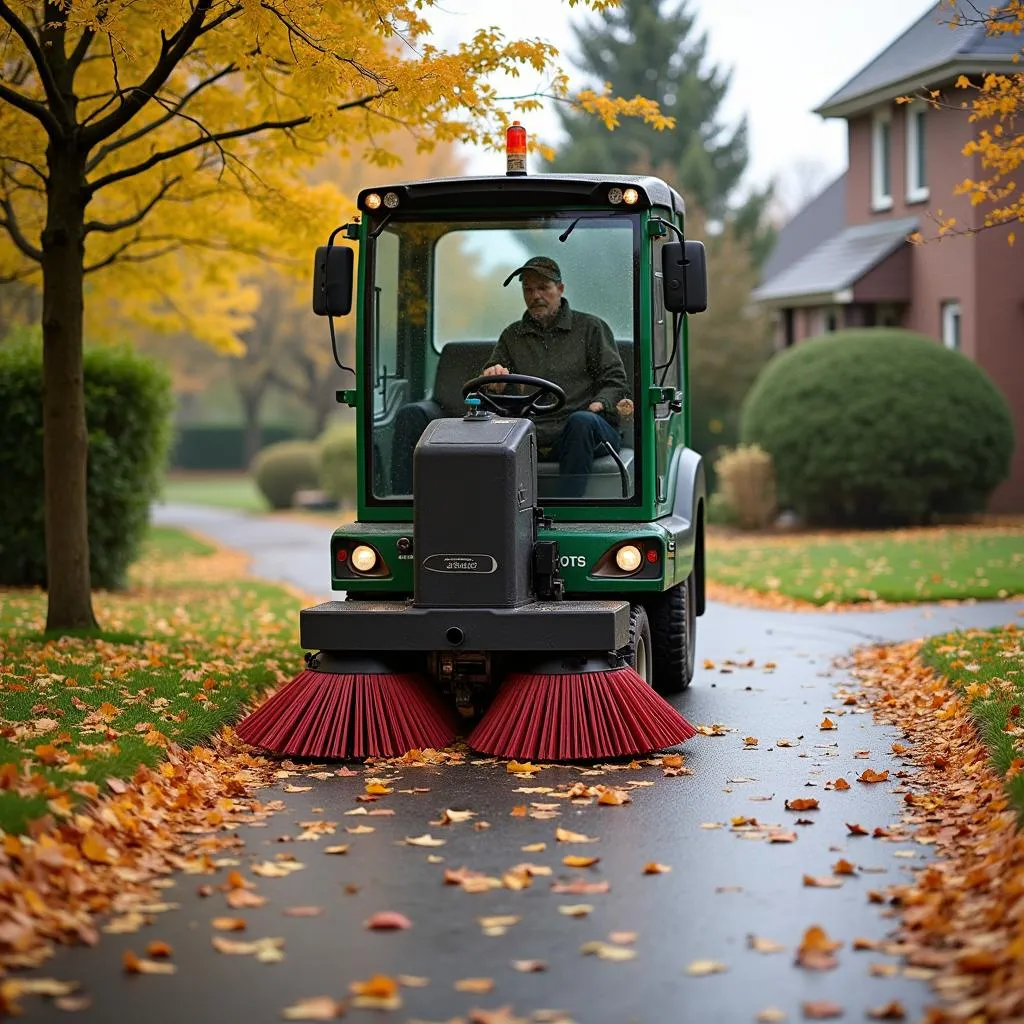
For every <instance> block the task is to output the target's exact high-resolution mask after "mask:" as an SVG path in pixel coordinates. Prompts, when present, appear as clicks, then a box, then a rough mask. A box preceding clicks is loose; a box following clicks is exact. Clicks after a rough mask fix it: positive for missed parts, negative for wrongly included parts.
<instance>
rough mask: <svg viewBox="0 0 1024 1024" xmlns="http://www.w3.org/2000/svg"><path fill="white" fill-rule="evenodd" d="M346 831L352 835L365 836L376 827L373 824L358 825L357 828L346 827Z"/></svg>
mask: <svg viewBox="0 0 1024 1024" xmlns="http://www.w3.org/2000/svg"><path fill="white" fill-rule="evenodd" d="M345 831H346V832H347V833H348V834H349V835H350V836H365V835H369V834H370V833H371V832H373V831H374V828H373V826H372V825H356V826H355V828H346V829H345Z"/></svg>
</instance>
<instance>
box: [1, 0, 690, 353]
mask: <svg viewBox="0 0 1024 1024" xmlns="http://www.w3.org/2000/svg"><path fill="white" fill-rule="evenodd" d="M568 2H569V4H570V6H576V5H577V4H580V5H582V6H587V7H590V8H592V9H594V10H603V9H604V8H606V7H608V6H611V5H612V2H613V0H568ZM431 7H432V3H430V2H423V3H419V2H417V3H413V4H410V3H408V2H407V0H345V2H340V0H335V2H328V3H323V2H322V0H238V2H237V3H234V4H227V3H224V2H223V0H192V2H186V0H142V2H139V0H64V2H62V3H60V4H53V3H44V0H6V2H5V3H4V4H2V5H0V28H2V29H3V30H4V31H2V32H0V68H3V75H2V78H0V139H2V142H0V227H2V228H5V229H6V230H5V231H0V282H4V281H27V282H30V283H35V284H37V285H38V284H39V283H40V282H41V271H40V267H39V261H40V258H41V256H42V254H43V250H44V238H45V236H44V228H45V227H46V224H47V216H48V193H50V195H51V198H52V193H53V192H54V189H55V187H56V185H55V182H56V180H57V178H60V177H61V175H64V174H67V173H68V168H70V169H71V171H72V172H73V173H74V175H75V188H77V189H79V190H81V191H80V195H81V196H82V198H83V200H84V203H85V239H84V250H85V255H84V265H85V268H86V270H87V276H86V300H85V305H86V311H87V330H88V332H89V333H90V335H91V336H93V337H97V336H101V335H102V334H103V333H104V332H106V333H117V331H118V325H119V324H120V323H122V322H126V321H127V322H132V323H135V324H141V325H142V326H143V327H146V328H152V329H157V330H168V329H170V330H175V331H179V332H188V333H189V334H191V335H192V336H194V337H198V338H202V339H203V340H205V341H207V342H209V343H210V344H212V345H213V346H215V347H217V348H218V349H221V350H223V351H226V352H232V351H237V350H238V349H239V347H240V342H239V337H240V335H242V334H243V333H244V332H245V331H246V330H247V329H248V328H249V327H251V325H252V315H253V312H254V310H255V308H256V307H257V305H258V294H257V292H256V291H255V290H254V289H250V288H248V287H246V286H244V285H240V283H239V282H240V281H242V280H244V279H245V278H246V275H249V274H251V273H252V271H253V269H254V267H255V265H256V263H257V261H265V260H267V259H269V260H271V261H272V262H271V263H270V266H271V268H272V269H273V268H280V271H281V272H282V273H292V274H294V275H299V274H301V275H305V274H306V272H307V270H308V260H309V253H310V252H311V250H312V248H313V246H314V245H316V244H317V243H319V242H321V241H322V240H323V237H324V235H325V234H326V230H327V229H328V228H329V227H333V226H334V225H335V224H337V223H340V222H342V221H343V220H344V219H345V218H346V217H347V216H349V215H350V214H351V213H352V210H353V207H352V204H351V200H350V198H349V196H350V195H351V193H350V192H346V190H345V189H344V187H343V186H342V185H341V182H340V178H341V174H340V173H339V174H338V175H333V174H331V173H330V166H331V163H332V162H335V163H336V165H337V166H338V167H339V168H340V166H341V165H343V164H344V165H348V166H355V165H362V166H363V167H364V169H365V168H372V167H378V168H381V169H387V170H389V171H394V170H395V169H396V168H400V167H401V166H402V164H403V162H404V160H405V158H406V157H407V147H406V150H405V152H403V147H401V146H397V145H396V144H395V140H396V138H397V137H398V135H399V134H402V133H403V132H404V133H405V134H406V135H407V136H408V137H409V138H411V139H413V140H414V141H415V147H416V151H417V152H430V151H432V150H433V149H434V148H435V147H437V146H439V145H440V146H444V145H445V144H447V143H452V142H456V141H458V142H467V143H471V144H475V145H479V146H483V147H485V148H489V149H495V150H496V149H500V148H501V147H502V146H503V145H504V129H505V128H506V127H507V125H508V123H509V122H510V120H511V118H512V117H513V116H518V115H520V114H524V113H528V112H530V111H532V110H535V109H536V108H537V106H538V105H539V103H540V102H541V101H542V99H544V98H555V99H557V100H559V101H562V102H568V103H571V104H574V105H575V106H577V107H578V108H580V109H582V110H585V111H588V112H589V113H591V114H593V115H594V116H596V117H599V118H600V119H601V120H602V121H603V122H604V123H605V124H606V125H608V126H609V127H614V126H615V125H616V124H618V123H619V121H620V119H621V118H623V117H639V118H642V119H643V120H644V121H645V122H646V123H648V124H650V125H651V126H652V128H654V129H658V130H660V129H664V128H666V127H671V124H672V121H671V119H669V118H666V117H664V116H663V115H662V114H661V112H660V111H659V109H658V107H657V104H655V103H653V102H651V101H649V100H645V99H643V98H642V97H634V98H632V99H624V98H621V97H615V96H612V95H610V94H609V92H608V90H603V91H599V92H595V91H591V90H587V91H584V92H581V93H578V94H575V95H574V94H573V93H572V91H571V89H570V86H569V82H568V79H567V77H566V76H565V75H564V73H562V72H561V71H560V70H559V54H558V51H557V50H556V49H555V48H554V47H553V46H552V45H551V44H549V43H546V42H544V41H542V40H539V39H532V40H516V39H507V38H505V36H503V35H502V33H501V32H500V31H498V30H497V29H494V28H490V29H485V30H481V31H478V32H476V33H475V34H474V35H473V36H472V37H471V38H470V39H467V40H464V41H462V42H459V43H458V44H457V45H455V46H453V47H451V48H448V49H445V48H440V47H438V46H436V45H434V44H433V43H432V42H431V33H430V29H431V25H430V21H429V15H430V11H431ZM62 19H65V20H62ZM4 23H6V24H4ZM502 74H504V75H510V76H512V77H520V78H525V77H526V76H529V81H531V82H537V83H543V84H539V85H534V86H533V87H532V89H531V88H529V87H528V89H527V90H526V94H525V95H523V96H519V97H516V98H514V99H506V98H503V97H502V96H500V95H499V92H498V90H497V88H496V87H495V85H494V82H493V79H494V77H495V76H497V75H502ZM396 129H397V130H398V132H397V133H396ZM55 150H56V151H59V152H60V153H61V154H63V158H66V159H64V164H63V170H62V171H61V173H60V174H58V175H55V174H54V169H53V166H52V158H51V164H50V165H49V166H48V162H47V161H48V153H51V154H52V153H53V152H54V151H55ZM325 166H326V168H327V170H326V171H324V167H325ZM313 168H317V169H318V170H317V172H316V174H315V175H314V179H315V180H314V183H311V177H310V174H311V169H313ZM71 191H72V192H73V191H75V189H74V188H73V189H72V190H71ZM50 206H51V207H52V202H51V203H50ZM51 216H52V214H51ZM53 226H54V225H52V224H51V227H53Z"/></svg>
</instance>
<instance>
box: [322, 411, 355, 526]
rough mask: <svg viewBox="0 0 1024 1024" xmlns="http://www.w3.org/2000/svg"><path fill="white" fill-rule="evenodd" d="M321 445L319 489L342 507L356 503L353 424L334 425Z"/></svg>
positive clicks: (326, 433)
mask: <svg viewBox="0 0 1024 1024" xmlns="http://www.w3.org/2000/svg"><path fill="white" fill-rule="evenodd" d="M317 444H318V445H319V446H320V488H321V490H323V492H324V493H325V494H326V495H328V497H331V498H333V499H334V500H335V501H337V502H338V503H339V504H340V505H341V506H342V507H343V508H344V507H352V506H354V505H355V504H356V432H355V428H354V427H351V426H344V427H332V428H331V429H330V430H326V431H324V433H323V434H321V435H320V438H319V439H318V441H317Z"/></svg>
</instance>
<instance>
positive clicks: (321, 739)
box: [236, 670, 455, 758]
mask: <svg viewBox="0 0 1024 1024" xmlns="http://www.w3.org/2000/svg"><path fill="white" fill-rule="evenodd" d="M236 731H237V733H238V735H239V736H240V737H241V738H242V739H243V740H245V741H246V742H247V743H251V744H252V745H253V746H256V747H261V748H263V749H264V750H269V751H272V752H274V753H276V754H290V755H292V756H294V757H316V758H346V757H398V756H400V755H401V754H404V753H405V752H406V751H408V750H412V749H414V748H416V747H420V748H424V747H435V748H441V747H446V746H448V744H449V743H451V742H452V740H453V739H454V738H455V730H454V728H453V727H452V724H451V722H450V721H449V718H448V715H447V713H446V711H445V709H444V707H443V705H442V704H441V702H440V700H439V699H438V697H437V695H436V693H435V692H434V691H433V690H432V689H431V687H430V685H429V684H428V683H427V682H426V681H425V680H423V679H421V678H420V677H418V676H415V675H404V674H383V673H382V674H379V675H377V674H366V675H362V674H340V673H333V672H314V671H310V670H307V671H305V672H302V673H300V674H299V675H298V676H296V677H295V678H294V679H293V680H292V681H291V682H290V683H288V684H287V685H286V686H283V687H282V688H281V689H280V690H278V691H277V692H276V693H275V694H273V696H271V697H269V698H268V699H267V700H266V701H265V702H264V704H262V705H261V706H260V707H259V708H257V710H256V711H254V712H253V713H252V714H251V715H248V716H247V717H246V718H244V719H242V721H241V722H240V723H239V724H238V726H237V728H236Z"/></svg>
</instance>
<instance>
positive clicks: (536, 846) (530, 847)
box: [519, 843, 548, 853]
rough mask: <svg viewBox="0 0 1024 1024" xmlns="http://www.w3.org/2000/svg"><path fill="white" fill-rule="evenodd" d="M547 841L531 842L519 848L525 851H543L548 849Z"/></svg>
mask: <svg viewBox="0 0 1024 1024" xmlns="http://www.w3.org/2000/svg"><path fill="white" fill-rule="evenodd" d="M547 845H548V844H547V843H529V844H527V845H526V846H520V847H519V849H520V850H522V851H523V853H542V852H543V851H544V850H546V849H547Z"/></svg>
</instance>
